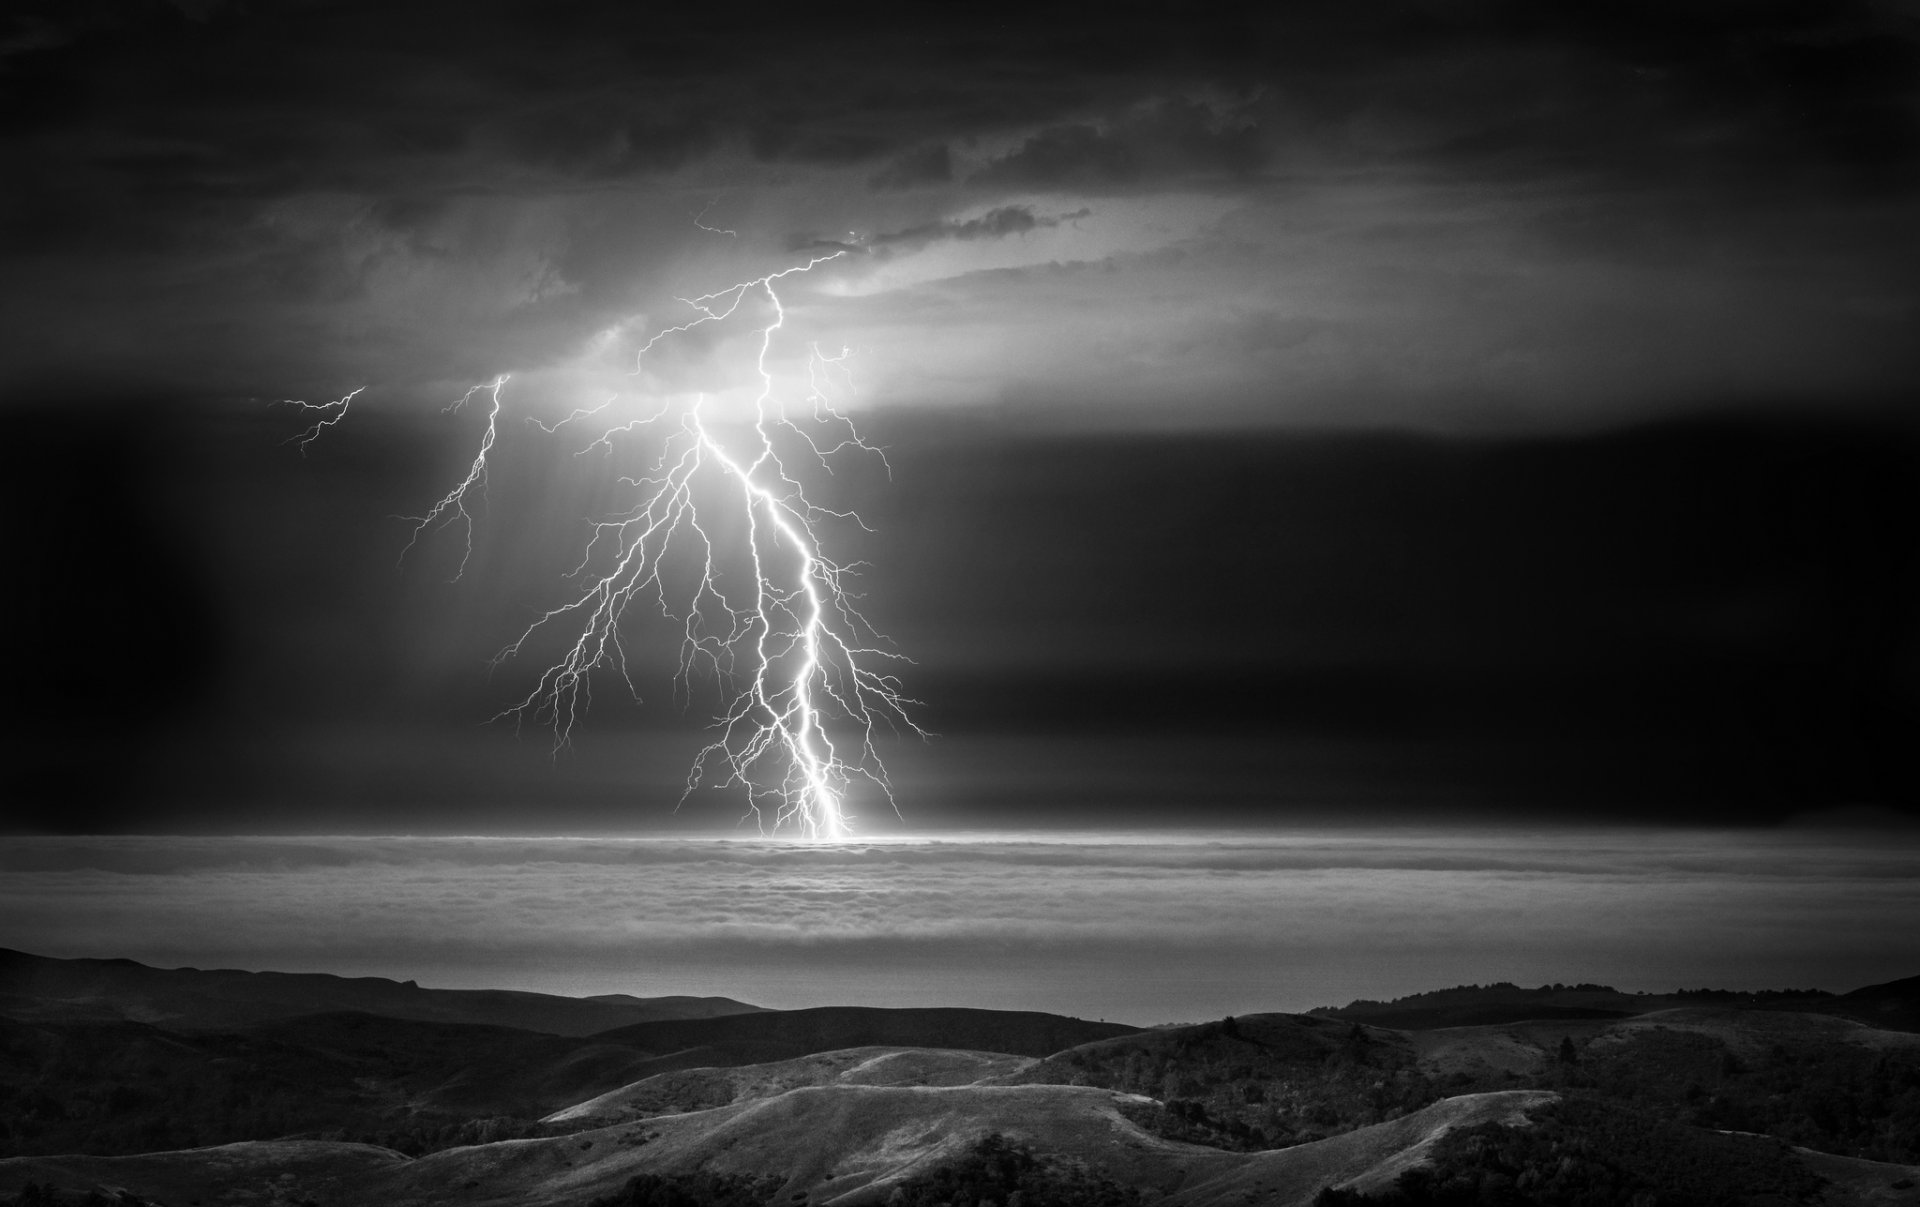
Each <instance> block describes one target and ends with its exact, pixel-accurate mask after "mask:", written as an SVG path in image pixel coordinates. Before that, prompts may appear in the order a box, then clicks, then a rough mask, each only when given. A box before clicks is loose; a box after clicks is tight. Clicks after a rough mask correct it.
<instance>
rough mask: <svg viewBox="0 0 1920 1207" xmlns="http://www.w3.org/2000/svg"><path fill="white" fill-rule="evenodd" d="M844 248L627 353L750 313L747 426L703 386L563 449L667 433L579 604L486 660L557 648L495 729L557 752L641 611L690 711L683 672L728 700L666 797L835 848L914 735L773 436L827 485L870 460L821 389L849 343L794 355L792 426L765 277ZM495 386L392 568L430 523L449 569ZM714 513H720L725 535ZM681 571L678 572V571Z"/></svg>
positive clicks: (842, 515) (468, 520)
mask: <svg viewBox="0 0 1920 1207" xmlns="http://www.w3.org/2000/svg"><path fill="white" fill-rule="evenodd" d="M844 254H845V253H844V252H841V251H836V252H834V253H832V254H830V255H822V256H815V257H813V258H812V259H810V260H808V261H807V262H806V263H805V264H799V265H795V266H793V267H790V268H786V269H782V270H780V271H778V272H772V273H768V274H767V275H765V276H761V277H756V278H753V279H752V280H747V281H740V282H736V283H734V284H732V285H729V286H727V287H725V288H723V289H719V290H716V291H714V292H711V293H707V294H702V295H701V296H699V297H695V298H683V299H680V300H681V301H682V302H683V303H684V304H685V305H686V306H688V307H689V308H690V309H691V310H692V311H693V312H694V314H693V317H691V318H689V319H688V320H687V321H686V322H683V323H680V324H677V325H675V326H671V327H667V328H664V329H662V330H660V331H658V332H656V333H655V334H654V335H653V336H652V338H651V339H649V340H648V341H647V343H646V345H645V346H644V347H642V348H641V349H640V351H639V353H638V355H637V356H636V359H635V365H634V374H635V375H636V376H638V375H639V374H640V373H641V372H642V370H643V369H644V367H645V363H646V358H647V355H648V354H649V353H651V352H653V351H654V350H655V349H656V348H659V347H661V346H662V345H664V344H666V343H669V342H671V341H672V340H674V339H675V338H676V337H678V336H682V335H685V334H686V333H688V332H690V331H693V330H695V329H696V328H700V327H704V326H708V325H713V324H729V323H734V324H741V323H746V324H751V323H752V321H753V320H752V314H753V313H754V312H755V311H757V310H759V309H760V305H759V303H760V302H764V305H765V313H766V317H765V318H764V319H763V320H762V321H760V322H759V325H758V327H757V335H758V340H757V343H758V351H757V353H756V355H755V360H754V368H755V370H756V372H757V373H758V376H759V381H760V388H759V391H758V393H757V395H756V396H755V399H754V405H753V421H752V423H751V425H749V426H748V428H747V431H746V433H745V434H744V435H734V436H733V437H731V439H729V438H728V437H727V433H726V431H725V429H724V428H723V427H722V426H720V425H718V424H717V422H715V421H714V420H713V418H712V416H710V415H709V414H708V410H709V407H710V399H709V396H708V395H706V394H704V393H703V394H700V395H698V396H697V398H696V400H695V401H694V402H692V403H691V404H687V403H684V402H682V403H680V404H679V405H677V406H676V405H674V404H673V403H671V402H669V403H668V404H666V405H664V406H662V407H661V408H660V409H659V410H657V411H656V412H655V413H654V414H652V415H650V416H648V417H646V418H642V419H635V420H632V421H631V422H628V423H625V424H619V425H615V426H609V427H606V428H604V429H603V430H602V431H601V432H600V434H599V435H598V436H597V437H596V438H595V439H594V440H593V441H591V442H590V443H589V444H587V445H586V446H585V447H584V448H582V449H580V450H578V453H576V455H583V454H586V453H588V452H592V451H595V450H599V451H602V452H612V451H614V447H615V440H616V438H617V437H620V436H624V435H628V434H633V433H646V432H649V431H658V432H663V433H664V437H663V439H662V442H661V448H660V452H659V455H658V457H657V459H656V460H655V461H654V462H653V463H652V465H651V467H650V469H649V470H648V471H647V473H646V474H645V475H644V476H642V477H625V478H622V479H621V482H622V483H624V484H625V485H627V486H629V487H631V488H632V489H634V490H635V491H636V492H637V496H638V497H637V501H636V502H635V503H634V504H633V506H632V507H630V508H629V509H628V510H626V511H624V512H620V513H618V514H616V515H614V516H612V517H611V518H608V519H604V520H600V521H596V522H594V523H593V524H592V525H591V527H590V532H589V536H588V538H587V542H586V548H585V550H584V551H583V553H582V555H581V560H580V562H579V564H578V565H577V566H576V567H575V568H574V570H573V572H572V574H571V575H570V578H571V579H572V580H573V581H574V582H576V583H578V584H579V589H578V590H577V592H576V593H575V594H574V595H573V597H572V598H571V599H569V600H567V601H566V602H564V603H561V604H559V605H558V606H556V607H553V608H551V609H549V610H547V611H545V612H544V613H542V614H541V615H540V616H538V617H537V618H536V619H535V620H534V621H533V622H532V623H531V624H529V625H528V626H527V627H526V629H525V630H523V631H522V632H521V633H520V635H519V636H518V637H516V638H515V639H514V640H513V641H512V642H510V643H509V644H508V645H507V646H506V647H505V648H504V649H502V650H501V651H500V652H499V653H498V654H497V655H495V657H494V660H493V661H494V664H495V665H496V666H497V665H499V664H501V663H503V662H506V661H508V660H510V659H514V658H517V657H520V656H521V655H522V654H523V653H524V652H525V651H526V649H527V647H528V644H529V643H530V642H532V641H533V640H535V638H536V637H537V636H538V637H540V638H542V639H543V640H544V639H546V637H547V636H548V635H549V634H551V633H552V632H556V631H557V632H559V633H561V634H562V635H563V636H562V643H563V648H562V650H561V652H560V653H559V655H558V656H557V657H556V658H555V660H554V661H553V662H552V663H551V664H550V665H548V666H547V667H546V668H545V669H544V670H543V671H542V673H541V675H540V677H539V679H538V681H537V682H536V683H535V685H534V687H533V688H532V689H531V690H530V691H529V692H528V693H527V694H526V695H525V696H524V697H522V698H521V699H520V700H519V701H518V702H517V703H515V704H513V705H512V706H510V707H509V708H506V709H504V710H503V711H502V712H501V713H500V714H499V717H498V718H496V719H502V718H510V719H513V720H515V721H516V722H522V721H528V720H532V721H534V722H536V723H539V724H543V725H545V726H548V727H550V728H551V729H552V732H553V735H554V747H555V751H556V753H557V752H558V751H560V750H561V749H563V748H565V747H566V746H567V745H568V743H569V741H570V739H571V735H572V731H573V727H574V725H575V724H576V722H577V721H578V720H579V718H580V717H581V715H582V714H583V713H584V711H585V710H586V708H587V707H588V706H589V705H590V704H591V701H592V683H593V677H594V674H595V672H610V673H612V674H614V675H615V676H617V677H618V678H619V679H621V680H622V681H623V682H624V683H625V685H626V687H627V689H628V691H629V692H630V693H632V694H633V695H634V696H635V697H636V698H638V696H639V692H638V690H637V689H636V688H635V685H634V681H633V677H632V674H631V668H630V664H629V658H628V654H627V650H626V647H625V646H624V644H623V639H622V631H623V628H624V627H625V626H624V622H625V620H626V618H627V612H628V608H629V607H630V606H632V605H633V604H635V603H636V602H637V601H645V602H647V603H649V604H651V605H652V607H653V608H655V609H657V610H658V612H659V613H660V614H661V615H663V616H665V617H667V618H669V619H670V620H671V621H673V622H674V623H675V624H677V626H678V628H679V632H680V641H681V645H680V654H679V660H678V668H677V671H676V676H675V682H676V685H677V689H678V690H679V691H682V692H685V693H686V696H687V698H689V699H690V698H691V684H692V680H693V678H694V676H695V675H696V674H711V675H712V676H713V677H714V678H715V679H716V680H717V681H718V682H720V683H721V684H722V685H723V688H725V689H727V698H728V702H727V703H726V704H725V706H724V707H723V708H722V709H721V710H720V712H719V714H718V716H717V717H716V719H715V723H714V729H715V731H716V736H715V737H714V739H713V740H712V741H711V742H709V743H708V744H707V745H706V746H705V747H704V748H703V749H702V750H701V751H700V753H699V754H698V755H697V756H696V758H695V760H694V763H693V766H692V768H691V769H690V770H689V772H688V775H687V780H686V788H685V791H684V792H683V793H682V795H681V800H682V802H684V801H685V800H686V798H687V796H689V795H691V794H692V792H693V791H694V790H695V789H696V788H698V787H699V786H700V785H701V784H702V783H703V782H704V783H718V784H720V785H722V786H732V787H738V788H741V789H743V790H744V792H745V794H746V797H747V808H748V813H749V815H750V816H751V817H752V819H753V820H754V821H755V822H756V823H757V824H758V826H759V828H760V829H762V830H763V831H765V830H767V829H772V830H773V831H775V832H780V831H788V832H797V833H798V834H799V835H801V836H802V837H804V838H807V839H810V840H814V841H834V840H838V839H842V838H845V837H847V836H848V835H849V833H850V832H851V831H850V820H851V819H850V814H849V811H848V808H847V799H848V795H849V792H850V790H852V789H853V787H854V786H855V783H856V781H865V782H867V783H869V784H871V785H873V786H874V787H875V788H877V789H878V791H879V793H880V794H881V795H882V796H883V797H884V798H885V799H886V801H887V803H888V804H889V806H892V805H893V804H894V798H893V789H892V785H891V783H890V781H889V780H888V778H887V773H886V769H885V767H884V766H883V765H882V763H881V761H880V757H879V753H878V749H877V739H878V737H879V736H880V734H881V732H882V730H887V731H900V730H906V731H911V732H913V733H915V734H917V735H920V736H923V737H924V736H925V733H924V731H923V730H921V729H920V727H919V726H918V725H917V724H915V722H914V721H913V720H912V718H911V717H910V716H909V711H908V710H909V709H910V708H911V707H912V706H913V705H915V704H916V703H917V702H916V701H914V700H911V699H909V698H907V696H906V695H905V694H904V693H903V689H902V685H901V682H900V680H899V678H898V677H897V675H895V674H894V673H893V670H894V668H895V667H896V665H897V664H898V663H900V662H904V661H907V660H906V659H905V658H904V657H903V656H902V655H900V654H897V653H895V652H893V651H892V650H891V649H889V648H888V647H887V646H886V643H885V642H884V640H883V639H882V638H881V637H880V636H879V635H878V634H877V633H876V632H875V631H874V630H873V628H872V627H871V626H870V625H869V624H868V623H867V622H866V620H865V619H864V618H863V617H862V616H861V615H860V613H859V611H858V609H857V608H856V607H855V596H854V594H853V593H852V591H851V590H850V589H849V588H850V586H851V583H852V579H853V578H854V576H855V575H856V573H857V571H858V570H859V568H860V564H859V563H842V562H839V561H836V560H834V559H833V558H831V557H830V556H828V555H827V554H826V553H825V552H824V551H823V549H822V539H821V538H822V535H823V534H822V529H823V528H824V527H826V526H827V525H829V524H839V523H843V522H844V523H851V524H855V525H858V526H859V527H861V528H862V529H865V527H866V526H865V524H864V523H862V522H861V520H860V518H859V516H857V515H855V514H854V513H852V512H850V511H836V510H833V509H831V508H825V507H821V506H818V505H816V504H814V503H812V502H810V501H809V500H808V498H807V496H806V494H805V492H804V491H803V489H802V486H801V483H800V480H799V478H798V477H797V476H796V475H795V474H794V473H791V472H789V469H788V466H787V464H786V463H785V462H783V460H782V458H781V452H780V449H781V446H782V444H783V443H785V444H787V445H788V446H789V447H790V448H792V449H795V450H796V451H797V450H798V449H802V448H803V449H804V450H805V453H806V456H807V458H808V459H810V460H812V461H815V462H817V463H818V464H819V466H820V467H822V468H824V469H826V470H828V471H829V472H831V469H832V466H831V464H830V460H831V458H833V457H834V456H835V455H836V454H839V453H842V452H846V451H848V450H853V451H857V452H864V453H868V454H871V455H874V456H878V457H880V458H881V460H882V462H883V464H884V461H885V458H884V454H882V453H881V452H880V450H879V449H878V448H876V447H875V446H873V445H870V444H868V443H867V442H866V441H865V440H864V439H863V438H862V437H861V435H860V433H859V431H858V430H857V429H856V428H855V426H854V425H853V423H852V422H851V420H850V419H849V418H848V417H847V416H846V415H845V414H843V413H842V412H840V411H839V410H837V409H836V408H835V407H834V405H833V403H832V401H831V397H830V394H831V391H830V389H829V386H830V385H831V381H832V378H833V377H834V375H835V374H836V373H838V374H842V375H844V374H845V372H846V360H847V355H848V354H847V352H846V351H845V350H843V351H842V352H841V353H839V354H838V355H835V356H826V355H824V354H822V353H821V352H820V351H819V349H818V347H817V346H813V345H809V348H808V362H807V364H808V382H809V385H810V387H811V388H810V391H809V393H808V396H807V399H806V403H807V406H806V408H805V410H804V412H803V413H802V414H801V415H800V416H798V417H795V416H793V415H790V414H789V412H788V408H787V407H786V406H784V405H782V404H781V403H779V402H778V401H777V399H776V381H775V377H774V373H773V370H772V369H771V368H770V366H769V364H768V358H769V356H770V355H771V353H772V351H773V348H774V343H775V339H776V336H777V333H778V332H780V331H781V330H782V328H783V327H784V326H785V323H786V317H787V313H786V308H785V305H784V304H783V303H782V301H781V298H780V293H779V289H778V284H779V282H781V281H782V280H784V279H785V278H788V277H791V276H794V275H797V274H801V273H806V272H809V271H811V270H813V269H814V268H816V267H817V266H819V265H820V264H823V263H825V262H827V261H829V260H833V259H837V258H839V257H840V256H841V255H844ZM750 300H756V303H755V305H754V306H751V307H749V306H748V305H747V303H748V302H749V301H750ZM749 330H755V328H753V327H751V326H749ZM507 380H508V379H507V378H506V377H505V376H501V377H498V378H495V379H494V380H493V381H492V382H489V383H486V384H483V385H478V386H474V387H473V388H471V389H470V390H468V391H467V393H466V394H465V395H464V396H463V397H461V398H460V399H458V400H456V401H455V402H454V403H453V404H452V405H451V406H450V407H449V408H448V409H449V410H453V409H457V408H459V407H462V406H464V405H466V404H467V403H468V402H470V401H472V400H473V399H474V398H475V397H476V396H478V395H481V394H484V395H486V397H487V398H488V401H489V408H488V412H487V426H486V431H485V433H484V435H483V437H482V440H481V443H480V446H479V449H478V452H477V453H476V454H475V456H474V459H473V462H472V464H471V465H470V467H469V468H468V471H467V474H466V476H465V478H463V479H462V480H461V481H460V482H459V483H457V484H456V485H455V486H454V487H453V488H452V489H450V490H448V491H447V493H446V494H444V495H442V496H441V498H440V499H439V501H438V502H436V503H435V504H434V505H433V507H432V508H430V509H429V510H428V511H427V513H426V514H425V515H422V516H413V517H408V518H410V519H412V520H413V521H414V527H413V531H412V534H411V536H410V538H409V540H408V542H407V547H406V550H403V551H402V557H405V556H406V553H407V552H409V551H411V550H412V548H413V547H414V545H415V544H416V543H417V542H418V541H419V540H420V538H421V537H422V535H423V534H425V533H427V532H428V531H429V530H431V529H434V528H436V527H442V526H447V525H452V524H456V523H457V524H459V525H460V526H461V527H462V530H463V535H464V537H465V540H466V555H465V556H463V557H462V559H461V563H460V566H461V571H462V572H464V570H465V567H466V564H467V560H468V559H469V558H470V557H471V555H472V541H473V516H472V514H471V512H470V511H469V510H468V502H469V497H470V495H471V494H473V493H474V492H476V491H481V492H484V490H485V486H486V477H487V459H488V456H489V455H490V454H491V452H492V450H493V445H494V439H495V435H496V431H497V425H498V419H499V415H500V410H501V405H502V398H501V392H502V388H503V387H504V386H505V385H506V383H507ZM349 397H351V396H349ZM613 401H614V400H613V399H609V400H607V401H606V402H602V403H601V404H599V405H598V406H593V407H584V408H580V409H577V410H575V411H573V412H572V413H570V414H568V415H567V416H566V417H565V418H563V419H561V420H559V421H558V422H556V423H553V424H551V425H548V424H539V426H540V427H541V428H542V429H543V430H545V431H547V432H549V433H551V432H555V431H558V430H559V429H560V428H562V427H565V426H568V425H571V424H575V423H584V422H585V421H587V420H589V419H592V418H593V417H595V416H599V415H602V414H604V413H605V412H606V410H607V408H608V407H609V406H610V405H611V404H612V402H613ZM332 421H333V422H337V421H338V416H335V417H334V418H333V419H332ZM534 422H537V421H534ZM715 509H724V510H725V512H726V513H727V521H726V522H724V523H722V522H720V517H719V515H718V514H716V511H715ZM688 565H690V566H692V567H693V569H692V571H691V573H682V571H683V568H684V567H685V566H688ZM742 568H744V574H742V573H741V570H742ZM455 577H456V578H458V577H459V575H458V574H456V575H455ZM742 579H744V581H742ZM676 583H677V585H676Z"/></svg>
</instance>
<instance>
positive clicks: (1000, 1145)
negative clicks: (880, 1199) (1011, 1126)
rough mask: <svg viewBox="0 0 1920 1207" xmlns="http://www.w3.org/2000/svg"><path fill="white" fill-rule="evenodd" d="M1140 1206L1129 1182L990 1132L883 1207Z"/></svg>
mask: <svg viewBox="0 0 1920 1207" xmlns="http://www.w3.org/2000/svg"><path fill="white" fill-rule="evenodd" d="M953 1203H961V1204H965V1205H966V1207H975V1204H995V1205H996V1207H1140V1203H1141V1195H1140V1192H1139V1191H1138V1190H1135V1189H1133V1188H1132V1187H1127V1186H1121V1185H1120V1184H1119V1183H1117V1182H1115V1181H1113V1180H1112V1179H1111V1178H1103V1177H1100V1176H1098V1175H1096V1174H1094V1173H1092V1172H1091V1171H1089V1170H1088V1169H1087V1168H1086V1167H1085V1166H1083V1165H1080V1164H1078V1163H1075V1162H1071V1161H1066V1160H1064V1159H1061V1158H1058V1157H1041V1156H1037V1155H1035V1153H1034V1152H1033V1150H1032V1149H1030V1148H1028V1147H1026V1146H1025V1145H1022V1144H1017V1143H1015V1142H1014V1141H1012V1140H1009V1139H1008V1138H1007V1137H1005V1136H1003V1135H1001V1134H999V1133H998V1132H995V1133H993V1134H991V1135H988V1136H985V1137H983V1138H981V1139H980V1140H979V1141H977V1142H976V1143H975V1144H974V1145H973V1146H972V1147H971V1148H969V1149H968V1150H967V1152H966V1153H965V1155H963V1156H961V1157H960V1158H959V1159H957V1160H954V1161H951V1162H948V1163H947V1164H945V1165H943V1166H941V1167H940V1168H939V1169H936V1170H934V1171H933V1172H932V1173H929V1174H927V1175H925V1176H923V1177H919V1178H915V1179H913V1180H912V1181H910V1182H903V1183H901V1184H900V1185H898V1186H896V1187H894V1188H893V1193H892V1194H891V1195H890V1196H889V1197H888V1198H887V1207H948V1204H953Z"/></svg>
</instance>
